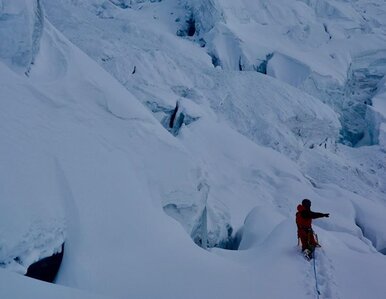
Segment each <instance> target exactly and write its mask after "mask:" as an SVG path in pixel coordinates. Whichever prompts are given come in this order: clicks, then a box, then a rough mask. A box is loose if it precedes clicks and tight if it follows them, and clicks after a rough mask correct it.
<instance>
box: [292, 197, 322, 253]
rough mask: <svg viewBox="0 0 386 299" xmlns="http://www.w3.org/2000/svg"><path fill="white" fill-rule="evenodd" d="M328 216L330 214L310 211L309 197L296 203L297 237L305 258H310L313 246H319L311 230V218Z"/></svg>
mask: <svg viewBox="0 0 386 299" xmlns="http://www.w3.org/2000/svg"><path fill="white" fill-rule="evenodd" d="M329 216H330V214H323V213H317V212H312V211H311V201H310V200H309V199H303V201H302V204H301V205H298V212H297V213H296V224H297V226H298V239H300V241H301V243H302V252H303V253H304V256H305V257H306V258H308V259H311V258H312V254H313V252H314V250H315V247H320V245H319V243H318V242H317V240H315V236H314V231H313V230H312V226H311V223H312V219H316V218H322V217H329Z"/></svg>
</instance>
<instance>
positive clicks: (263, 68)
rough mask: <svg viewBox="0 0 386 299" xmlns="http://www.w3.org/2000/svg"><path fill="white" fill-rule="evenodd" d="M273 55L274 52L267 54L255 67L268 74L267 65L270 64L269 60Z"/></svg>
mask: <svg viewBox="0 0 386 299" xmlns="http://www.w3.org/2000/svg"><path fill="white" fill-rule="evenodd" d="M272 57H273V53H269V54H267V55H266V57H265V59H264V60H262V61H261V63H260V64H259V65H257V66H255V67H254V68H255V70H256V72H258V73H261V74H264V75H266V74H267V65H268V62H269V60H270V59H271V58H272Z"/></svg>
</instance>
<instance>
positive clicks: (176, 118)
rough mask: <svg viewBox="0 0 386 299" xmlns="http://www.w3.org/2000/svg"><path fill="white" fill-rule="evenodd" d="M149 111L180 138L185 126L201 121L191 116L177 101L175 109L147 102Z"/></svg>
mask: <svg viewBox="0 0 386 299" xmlns="http://www.w3.org/2000/svg"><path fill="white" fill-rule="evenodd" d="M146 105H147V106H148V107H149V109H150V110H151V111H152V112H153V113H154V114H155V115H157V116H158V119H160V122H161V124H162V125H163V127H164V128H165V129H167V130H168V131H169V132H170V133H171V134H172V135H173V136H178V134H179V133H180V130H181V128H182V127H183V126H188V125H190V124H191V123H193V122H195V121H196V120H198V119H199V117H195V116H191V115H189V114H188V113H187V112H186V111H185V110H184V109H183V108H181V105H180V103H179V102H178V101H177V103H176V106H175V107H174V108H170V107H163V106H161V105H159V104H158V103H155V102H147V103H146Z"/></svg>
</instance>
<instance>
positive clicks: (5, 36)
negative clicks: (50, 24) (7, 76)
mask: <svg viewBox="0 0 386 299" xmlns="http://www.w3.org/2000/svg"><path fill="white" fill-rule="evenodd" d="M43 20H44V15H43V11H42V5H41V2H40V0H33V1H27V0H15V1H11V0H3V1H2V2H1V5H0V39H1V41H2V42H1V45H0V58H2V59H3V60H4V61H5V62H6V63H7V65H8V66H11V67H13V68H16V69H18V71H25V72H28V69H29V67H30V65H31V64H32V63H33V62H34V59H35V57H36V55H37V53H38V51H39V44H40V38H41V35H42V31H43ZM10 28H12V34H11V33H10V31H9V30H10Z"/></svg>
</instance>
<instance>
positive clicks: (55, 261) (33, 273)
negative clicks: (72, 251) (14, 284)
mask: <svg viewBox="0 0 386 299" xmlns="http://www.w3.org/2000/svg"><path fill="white" fill-rule="evenodd" d="M63 254H64V243H63V244H62V247H61V251H60V252H58V253H55V254H54V255H52V256H49V257H46V258H43V259H41V260H40V261H37V262H35V263H33V264H32V265H30V266H29V267H28V270H27V273H26V274H25V276H28V277H31V278H35V279H39V280H42V281H46V282H54V281H55V278H56V275H57V274H58V271H59V268H60V265H61V263H62V260H63Z"/></svg>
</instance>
